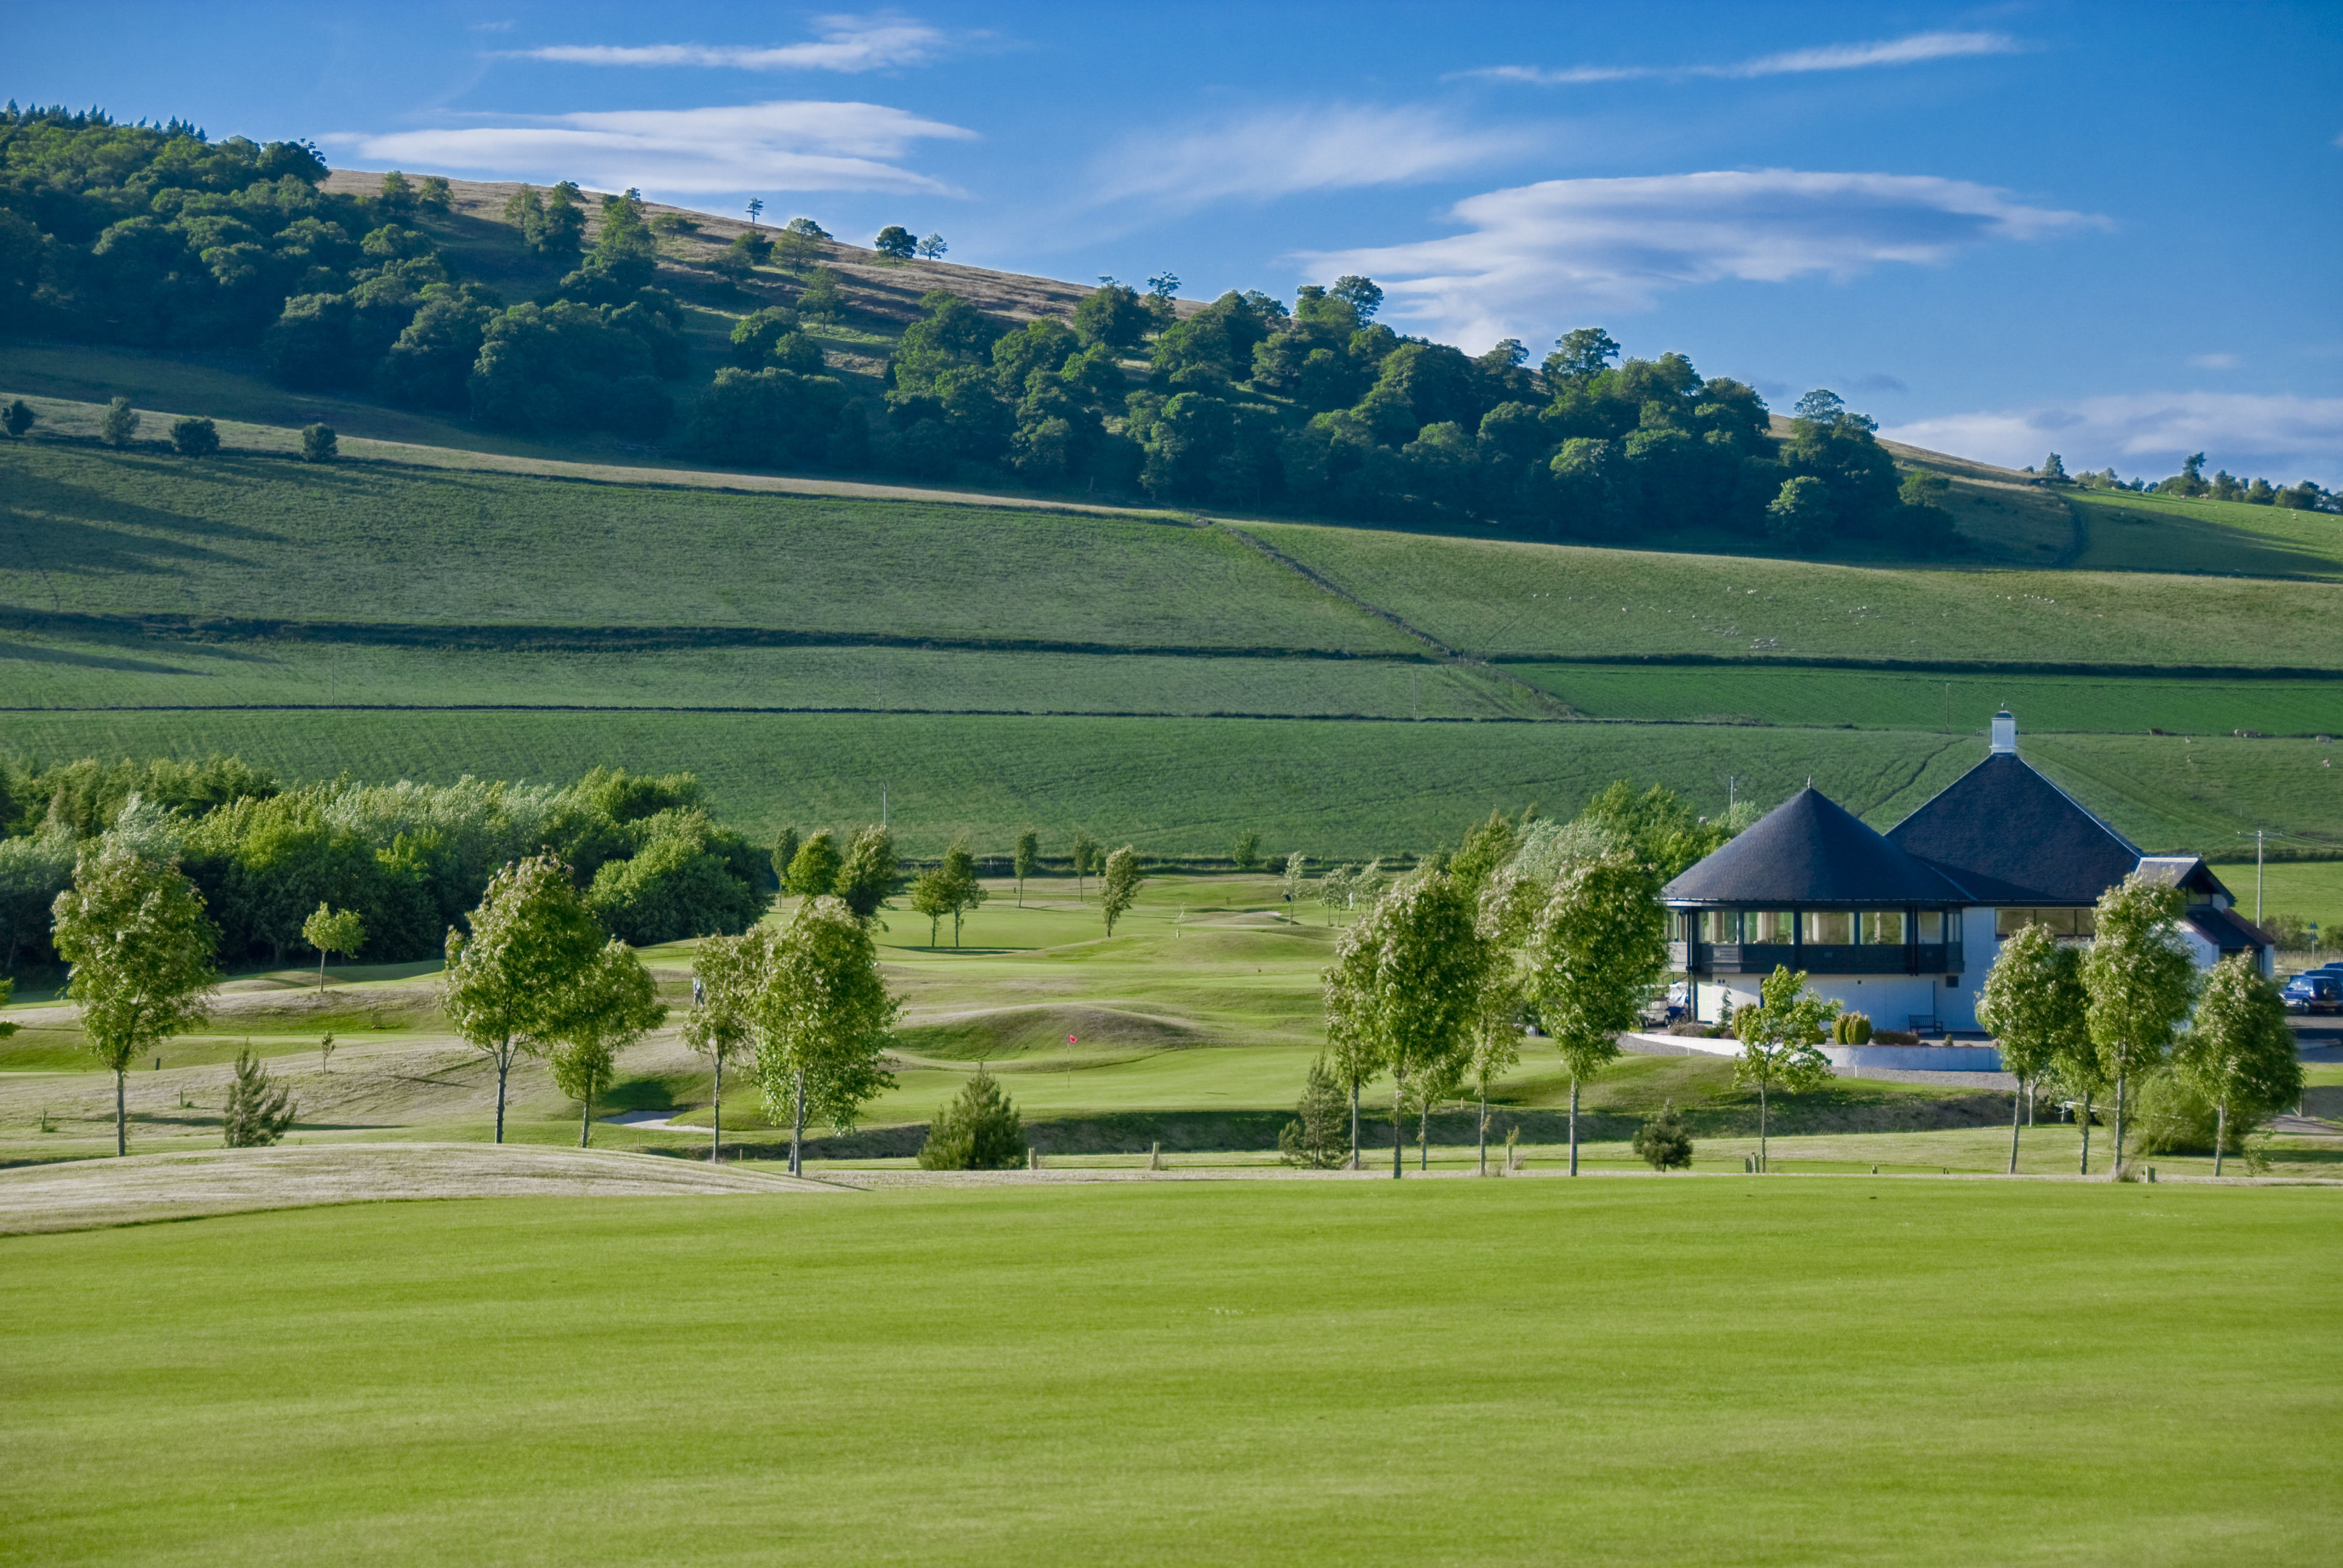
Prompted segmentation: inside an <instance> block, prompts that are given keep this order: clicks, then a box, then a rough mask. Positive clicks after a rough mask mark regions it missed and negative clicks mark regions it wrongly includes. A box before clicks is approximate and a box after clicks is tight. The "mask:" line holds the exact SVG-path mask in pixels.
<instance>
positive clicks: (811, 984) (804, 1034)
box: [749, 898, 902, 1176]
mask: <svg viewBox="0 0 2343 1568" xmlns="http://www.w3.org/2000/svg"><path fill="white" fill-rule="evenodd" d="M901 1013H902V1004H901V1003H900V1002H898V1001H897V1000H895V998H894V997H893V996H892V995H890V993H889V991H888V990H887V982H886V980H885V979H884V978H883V977H882V976H881V975H880V972H879V950H878V949H877V948H876V947H875V946H874V945H873V944H872V943H871V940H870V931H869V930H867V929H866V928H865V927H864V925H863V923H862V922H861V921H860V920H858V919H857V918H856V917H855V914H854V911H853V910H850V909H849V908H848V907H847V906H846V904H845V903H844V902H843V901H842V900H838V899H834V898H823V899H812V900H808V901H807V902H806V903H804V904H802V905H800V906H799V909H798V912H797V915H796V918H795V919H793V920H790V921H789V925H788V926H787V927H786V928H785V929H783V930H782V931H781V932H780V933H779V935H778V936H777V937H775V938H774V939H773V940H772V942H771V945H770V946H769V948H768V950H767V952H766V957H765V962H764V964H763V965H762V972H761V973H760V974H759V976H758V978H757V987H756V990H755V993H754V996H753V999H752V1000H751V1001H750V1004H749V1017H750V1019H751V1020H752V1023H753V1026H754V1028H755V1030H756V1038H757V1079H758V1082H759V1086H760V1087H761V1088H762V1089H763V1091H764V1097H765V1106H766V1110H767V1111H768V1112H769V1114H770V1115H771V1116H772V1117H773V1119H774V1120H775V1121H786V1122H787V1123H788V1124H789V1174H790V1175H792V1176H795V1175H799V1174H801V1173H802V1171H803V1170H804V1160H803V1146H804V1142H805V1126H806V1119H807V1118H808V1117H809V1116H817V1117H820V1118H821V1119H822V1120H823V1121H827V1122H829V1123H830V1127H831V1128H832V1129H833V1130H835V1131H840V1132H844V1131H849V1130H850V1129H851V1128H852V1127H853V1125H854V1122H855V1120H856V1118H857V1117H859V1116H860V1114H861V1111H862V1107H863V1106H864V1104H866V1103H867V1102H868V1101H870V1099H871V1097H872V1096H874V1095H876V1094H877V1093H879V1092H880V1091H881V1090H884V1089H887V1088H890V1087H891V1086H892V1085H893V1084H894V1081H895V1078H894V1075H893V1074H892V1073H890V1072H889V1071H888V1070H886V1069H885V1068H884V1067H882V1066H881V1065H880V1062H881V1060H883V1057H884V1054H885V1051H886V1049H887V1046H888V1044H889V1042H890V1040H891V1039H892V1037H893V1030H894V1027H895V1020H896V1019H897V1018H899V1017H900V1016H901Z"/></svg>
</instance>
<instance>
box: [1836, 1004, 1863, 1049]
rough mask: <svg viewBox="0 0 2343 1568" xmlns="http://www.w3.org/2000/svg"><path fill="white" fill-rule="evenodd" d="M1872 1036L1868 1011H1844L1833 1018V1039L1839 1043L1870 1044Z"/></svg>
mask: <svg viewBox="0 0 2343 1568" xmlns="http://www.w3.org/2000/svg"><path fill="white" fill-rule="evenodd" d="M1871 1038H1872V1036H1871V1015H1870V1014H1869V1013H1867V1012H1843V1013H1841V1014H1839V1015H1838V1017H1836V1018H1835V1019H1833V1020H1831V1039H1832V1040H1833V1041H1835V1043H1837V1044H1839V1045H1869V1044H1870V1043H1871Z"/></svg>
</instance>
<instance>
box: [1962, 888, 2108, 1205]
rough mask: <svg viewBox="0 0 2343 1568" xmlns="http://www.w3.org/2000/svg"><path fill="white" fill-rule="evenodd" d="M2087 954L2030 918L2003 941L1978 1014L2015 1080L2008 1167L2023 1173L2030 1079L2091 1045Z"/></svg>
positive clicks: (1981, 996) (1978, 1001)
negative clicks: (2020, 1155) (2021, 1135)
mask: <svg viewBox="0 0 2343 1568" xmlns="http://www.w3.org/2000/svg"><path fill="white" fill-rule="evenodd" d="M2087 1008H2088V1000H2087V998H2086V997H2085V996H2084V994H2083V954H2082V951H2081V950H2080V949H2078V948H2077V947H2075V946H2074V945H2072V944H2071V943H2066V942H2061V941H2060V940H2058V939H2057V937H2056V934H2055V933H2053V932H2052V931H2051V930H2050V928H2049V927H2047V926H2043V925H2029V926H2027V927H2026V928H2025V929H2024V930H2021V931H2019V932H2018V933H2017V934H2016V936H2014V937H2011V938H2010V939H2009V940H2007V941H2006V942H2004V943H2003V944H2002V946H2001V952H2000V954H1999V956H1998V957H1996V959H1995V960H1993V968H1992V969H1990V970H1986V977H1985V989H1984V990H1983V991H1982V992H1981V993H1980V994H1979V996H1978V998H1977V1021H1978V1022H1980V1023H1982V1024H1984V1025H1985V1026H1986V1028H1987V1029H1989V1030H1993V1033H1994V1039H1995V1040H1996V1042H1998V1043H1999V1045H2000V1047H2001V1069H2002V1070H2003V1071H2004V1072H2006V1073H2010V1074H2012V1075H2013V1076H2014V1077H2015V1078H2016V1084H2015V1085H2014V1086H2013V1087H2012V1089H2011V1091H2010V1101H2009V1173H2010V1174H2011V1175H2013V1176H2015V1175H2016V1174H2017V1131H2018V1128H2019V1126H2020V1125H2021V1120H2020V1114H2019V1113H2020V1109H2021V1108H2022V1107H2023V1106H2024V1104H2025V1102H2026V1085H2027V1084H2029V1083H2032V1082H2035V1081H2037V1080H2039V1079H2040V1078H2041V1077H2042V1075H2043V1074H2044V1073H2046V1072H2048V1071H2050V1070H2052V1069H2053V1068H2055V1067H2056V1065H2057V1063H2058V1062H2059V1061H2060V1060H2065V1059H2067V1058H2070V1057H2072V1056H2073V1055H2075V1054H2076V1053H2077V1052H2079V1051H2086V1050H2089V1049H2090V1042H2091V1035H2090V1028H2089V1024H2088V1021H2087V1018H2086V1016H2085V1015H2086V1012H2087Z"/></svg>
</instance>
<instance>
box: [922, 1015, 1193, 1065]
mask: <svg viewBox="0 0 2343 1568" xmlns="http://www.w3.org/2000/svg"><path fill="white" fill-rule="evenodd" d="M1070 1036H1071V1039H1072V1041H1073V1042H1074V1043H1073V1044H1071V1045H1070V1044H1069V1037H1070ZM895 1038H896V1040H897V1041H898V1042H899V1044H900V1048H901V1049H902V1050H904V1051H906V1052H908V1053H909V1054H910V1055H913V1056H923V1057H927V1058H930V1060H940V1061H1007V1060H1012V1059H1013V1058H1016V1057H1021V1056H1030V1055H1039V1054H1044V1053H1051V1052H1058V1053H1062V1052H1065V1051H1067V1050H1101V1051H1148V1050H1191V1049H1193V1048H1195V1047H1198V1046H1203V1045H1210V1044H1211V1043H1212V1038H1211V1037H1210V1036H1209V1035H1207V1034H1206V1033H1205V1032H1204V1031H1203V1030H1201V1029H1198V1028H1197V1027H1196V1026H1195V1025H1194V1024H1192V1023H1190V1022H1188V1021H1187V1020H1184V1019H1177V1018H1158V1017H1156V1016H1154V1015H1153V1014H1151V1013H1143V1012H1131V1011H1128V1010H1124V1009H1121V1008H1115V1007H1096V1006H1085V1005H1082V1004H1081V1003H1064V1002H1057V1003H1051V1002H1041V1003H1028V1004H1026V1005H1024V1006H1021V1007H997V1008H983V1009H980V1010H972V1011H967V1012H951V1013H943V1014H940V1015H937V1016H934V1017H930V1018H924V1019H921V1020H919V1021H917V1022H914V1023H909V1024H906V1025H904V1026H903V1027H902V1028H900V1029H899V1030H896V1031H895Z"/></svg>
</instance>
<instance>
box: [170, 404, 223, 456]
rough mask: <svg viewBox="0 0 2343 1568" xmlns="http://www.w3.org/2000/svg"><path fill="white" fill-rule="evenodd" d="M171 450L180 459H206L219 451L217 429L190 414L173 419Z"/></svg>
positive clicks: (205, 420)
mask: <svg viewBox="0 0 2343 1568" xmlns="http://www.w3.org/2000/svg"><path fill="white" fill-rule="evenodd" d="M171 449H172V450H173V451H175V452H176V453H178V454H179V456H180V457H210V456H211V455H212V454H213V453H214V452H216V451H218V450H219V427H218V426H216V425H215V424H213V423H212V422H211V421H210V420H209V419H199V418H197V417H196V416H194V415H192V414H189V415H186V416H185V417H181V418H177V419H174V420H172V421H171Z"/></svg>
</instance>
